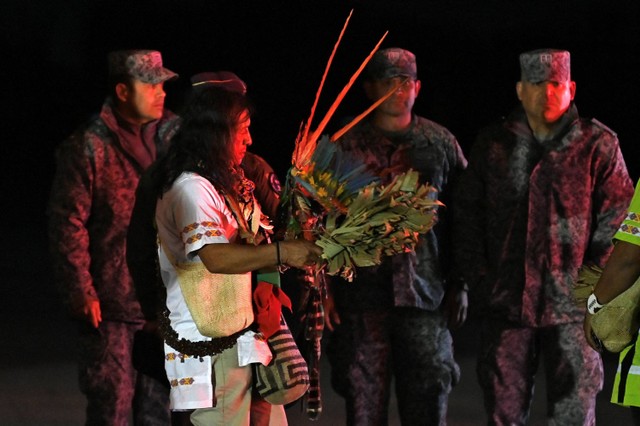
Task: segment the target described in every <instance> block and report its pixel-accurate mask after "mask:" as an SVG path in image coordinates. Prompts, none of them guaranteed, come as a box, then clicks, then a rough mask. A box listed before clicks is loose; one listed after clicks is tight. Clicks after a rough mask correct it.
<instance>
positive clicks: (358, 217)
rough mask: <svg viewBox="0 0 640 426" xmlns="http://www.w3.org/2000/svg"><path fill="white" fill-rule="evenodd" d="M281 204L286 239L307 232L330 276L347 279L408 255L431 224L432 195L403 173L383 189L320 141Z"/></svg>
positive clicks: (358, 166) (291, 177) (411, 175)
mask: <svg viewBox="0 0 640 426" xmlns="http://www.w3.org/2000/svg"><path fill="white" fill-rule="evenodd" d="M287 188H288V190H287V191H285V193H286V194H287V197H286V203H288V204H289V205H290V206H291V208H292V210H291V211H292V213H293V214H291V215H290V216H289V217H290V221H289V223H288V226H287V229H288V232H289V234H290V235H292V236H294V235H299V234H301V233H304V232H309V233H310V234H311V235H308V237H310V238H309V239H314V240H315V242H316V244H317V245H319V246H320V247H322V249H323V254H322V258H323V260H324V262H325V264H324V265H322V267H323V268H324V269H325V272H326V273H328V274H329V275H341V276H343V277H344V278H346V279H348V280H351V279H352V278H353V276H354V273H355V268H356V267H362V266H373V265H377V264H379V263H380V262H381V260H382V257H383V256H391V255H394V254H398V253H402V252H405V251H411V250H413V249H414V248H415V245H416V243H417V241H418V236H419V234H423V233H426V232H428V231H429V230H430V229H431V227H432V226H433V225H434V222H435V218H436V210H437V207H438V206H439V205H440V203H439V202H438V201H437V199H436V197H435V195H436V191H435V189H434V188H433V187H431V186H429V185H427V184H420V183H419V181H418V173H417V172H416V171H408V172H406V173H404V174H401V175H398V176H396V177H395V178H394V179H393V180H392V181H391V182H390V183H388V184H386V185H383V184H382V183H381V182H380V179H379V178H378V177H377V176H375V175H374V174H372V173H370V172H369V171H368V170H367V169H366V166H365V165H364V164H363V163H361V162H359V161H358V160H357V159H356V158H355V157H353V156H352V155H350V154H349V153H348V152H344V151H343V150H341V149H340V148H339V145H338V144H335V143H332V142H330V141H329V138H328V137H326V136H325V137H323V138H321V140H320V141H319V143H318V144H317V147H316V149H315V151H314V152H313V155H312V156H311V161H310V162H309V163H308V165H307V167H305V169H304V170H297V169H292V171H291V173H290V174H289V180H288V182H287Z"/></svg>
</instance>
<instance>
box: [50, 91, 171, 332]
mask: <svg viewBox="0 0 640 426" xmlns="http://www.w3.org/2000/svg"><path fill="white" fill-rule="evenodd" d="M174 122H175V116H174V115H173V114H172V113H171V112H169V111H165V114H164V115H163V118H161V119H160V120H159V121H157V122H153V123H150V124H148V125H145V126H149V125H152V126H154V127H155V135H153V138H154V139H155V145H156V153H157V154H158V155H159V154H160V153H162V152H164V151H165V150H166V147H167V145H168V140H169V137H170V136H171V134H172V133H173V127H174V126H173V123H174ZM145 128H146V127H144V126H143V131H144V129H145ZM117 131H118V122H117V120H116V117H115V116H114V113H113V111H112V107H111V103H110V102H109V101H107V102H105V104H104V105H103V107H102V111H101V113H100V115H99V117H96V118H94V119H92V120H91V121H90V122H89V123H88V124H87V125H85V126H83V127H81V128H80V129H79V130H77V131H76V132H75V133H74V134H73V135H72V136H71V137H70V138H69V139H67V140H65V141H64V142H63V143H62V144H61V145H60V146H59V147H58V149H57V152H56V166H57V168H56V173H55V176H54V180H53V184H52V188H51V196H50V200H49V208H48V219H49V230H48V231H49V243H50V253H51V259H52V266H53V270H54V279H55V280H56V284H57V286H58V288H59V290H60V292H61V295H62V297H63V300H64V302H65V303H66V304H67V305H69V306H71V305H77V304H78V303H82V302H83V301H86V300H87V299H89V298H97V299H98V300H99V301H100V307H101V311H102V318H103V320H111V321H140V320H141V319H142V314H141V311H140V305H139V304H138V301H137V300H136V297H135V291H134V289H133V283H132V280H131V277H130V275H129V270H128V268H127V264H126V260H125V245H126V244H125V243H126V235H127V227H128V226H129V220H130V215H131V210H132V207H133V203H134V200H135V190H136V186H137V184H138V180H139V179H140V175H141V173H142V171H143V170H142V169H143V168H142V166H140V165H139V164H138V162H137V161H136V160H135V158H134V156H133V155H132V153H131V152H128V151H127V150H126V149H125V148H124V147H123V145H122V144H121V143H120V139H119V137H118V135H117Z"/></svg>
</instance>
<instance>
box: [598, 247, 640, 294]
mask: <svg viewBox="0 0 640 426" xmlns="http://www.w3.org/2000/svg"><path fill="white" fill-rule="evenodd" d="M638 277H640V246H637V245H635V244H631V243H628V242H626V241H618V242H617V243H616V245H615V248H614V249H613V252H612V253H611V257H609V260H608V262H607V265H606V266H605V268H604V270H603V271H602V276H601V277H600V279H599V280H598V283H597V284H596V287H595V290H594V291H593V292H594V294H595V295H596V298H597V299H598V301H599V302H600V303H602V304H605V303H609V302H610V301H612V300H613V299H614V298H615V297H616V296H618V295H619V294H621V293H623V292H624V291H625V290H627V289H628V288H629V287H631V286H632V285H633V283H634V282H635V281H636V279H638Z"/></svg>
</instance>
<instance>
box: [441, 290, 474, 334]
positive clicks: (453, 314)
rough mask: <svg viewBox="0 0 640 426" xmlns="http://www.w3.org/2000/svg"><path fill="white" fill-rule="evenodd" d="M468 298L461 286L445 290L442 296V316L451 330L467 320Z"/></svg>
mask: <svg viewBox="0 0 640 426" xmlns="http://www.w3.org/2000/svg"><path fill="white" fill-rule="evenodd" d="M468 307H469V297H468V295H467V290H466V288H465V287H462V286H454V288H450V289H448V290H447V293H446V294H445V296H444V315H445V318H446V319H447V324H448V326H449V328H450V329H451V330H455V329H456V328H458V327H460V326H462V324H464V322H465V321H466V320H467V309H468Z"/></svg>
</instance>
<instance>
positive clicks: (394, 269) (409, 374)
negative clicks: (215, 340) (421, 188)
mask: <svg viewBox="0 0 640 426" xmlns="http://www.w3.org/2000/svg"><path fill="white" fill-rule="evenodd" d="M366 77H367V80H366V81H365V83H364V88H365V91H366V93H367V96H368V97H369V98H370V99H371V100H372V101H375V100H377V99H379V98H380V97H382V96H383V95H384V94H385V93H387V92H388V91H389V90H390V89H391V88H392V87H394V85H399V86H398V87H397V89H396V91H395V92H394V94H393V95H392V96H391V97H390V98H389V99H387V100H386V101H385V102H384V103H382V104H381V105H380V106H379V107H378V108H377V109H376V110H375V111H374V112H373V114H372V117H371V118H370V119H367V121H364V122H362V123H359V124H358V125H357V126H356V127H354V128H353V129H352V130H350V131H349V132H347V133H346V134H345V135H344V137H342V138H341V139H340V141H339V143H340V145H341V147H342V148H343V149H344V150H347V151H351V152H353V153H354V154H356V155H357V156H359V157H360V158H361V159H362V160H363V161H364V162H365V163H366V164H367V165H368V166H369V167H370V168H371V170H373V171H374V172H376V173H377V174H379V175H380V176H381V177H382V179H383V181H387V182H388V181H389V179H391V178H392V177H393V176H395V175H398V174H401V173H403V172H406V171H407V170H409V169H414V170H417V171H418V172H420V180H421V182H423V183H424V182H428V183H430V184H431V185H433V186H434V187H435V188H436V189H437V190H438V191H439V197H440V198H441V199H443V198H442V197H444V199H446V195H447V189H448V188H449V187H450V185H451V184H452V181H453V180H454V179H455V177H456V176H457V175H458V174H459V173H460V172H461V171H462V170H463V169H464V168H465V167H466V165H467V161H466V159H465V158H464V155H463V153H462V150H461V149H460V146H459V145H458V142H457V141H456V139H455V137H454V136H453V135H452V134H451V133H450V132H449V131H448V130H447V129H445V128H444V127H442V126H440V125H438V124H436V123H434V122H433V121H430V120H427V119H425V118H422V117H419V116H417V115H415V114H414V113H413V112H412V109H413V104H414V101H415V98H416V96H417V95H418V92H419V91H420V84H421V83H420V81H419V80H418V79H417V69H416V62H415V56H414V55H413V53H411V52H409V51H407V50H404V49H398V48H390V49H384V50H381V51H379V52H377V53H376V54H375V56H374V57H373V58H372V60H371V62H370V63H369V65H368V66H367V69H366ZM446 212H447V210H445V209H443V210H441V211H440V212H439V214H440V220H439V224H438V225H437V226H436V229H435V230H432V231H431V232H429V233H428V234H427V235H425V236H424V237H423V238H422V239H421V241H420V243H419V245H418V246H417V247H416V250H415V252H411V253H405V254H401V255H397V256H394V257H390V258H386V259H384V261H383V263H382V264H381V265H380V266H376V267H367V268H358V270H357V275H356V277H355V279H354V281H353V282H352V283H346V282H336V280H334V282H333V283H332V285H331V287H330V288H331V291H330V292H329V293H330V297H329V298H328V299H327V300H326V303H325V320H326V324H327V328H329V329H330V330H333V333H332V334H331V335H330V340H329V345H328V348H327V351H328V356H329V361H330V363H331V368H332V384H333V386H334V388H335V390H336V391H337V392H338V393H339V394H340V395H342V396H343V397H344V398H345V399H346V407H347V424H349V425H385V424H387V423H388V403H389V395H390V383H391V379H392V377H394V378H395V381H396V395H397V398H398V407H399V411H400V418H401V421H402V424H403V425H440V424H444V423H445V421H446V411H447V402H448V395H449V392H450V391H451V389H452V387H453V386H454V385H455V384H456V383H457V382H458V380H459V376H460V371H459V367H458V365H457V364H456V362H455V360H454V358H453V348H452V339H451V334H450V332H449V330H448V328H447V325H449V326H458V325H460V324H461V323H462V322H463V321H464V319H465V317H466V301H467V298H466V292H465V289H464V288H463V287H458V286H456V285H453V283H452V284H451V285H447V282H446V281H445V276H446V273H447V271H446V265H444V264H443V262H441V260H443V259H445V257H444V256H443V255H442V253H441V250H442V249H443V248H444V247H442V244H441V243H442V242H443V239H442V237H443V236H444V237H446V232H442V231H445V229H444V227H445V226H446V221H445V220H444V219H445V217H444V216H445V213H446ZM447 287H450V288H447ZM447 290H449V292H448V297H445V293H446V292H447ZM443 300H447V302H448V303H444V304H445V305H446V306H447V307H450V308H451V309H449V310H448V313H449V314H450V316H448V317H447V316H446V315H443V311H442V310H441V307H442V306H441V305H443ZM445 312H447V311H446V310H445Z"/></svg>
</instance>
